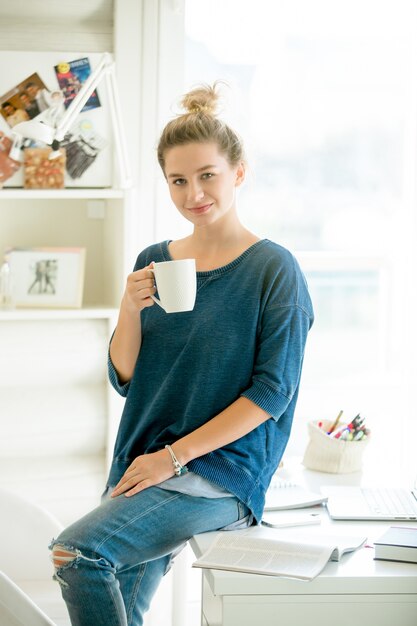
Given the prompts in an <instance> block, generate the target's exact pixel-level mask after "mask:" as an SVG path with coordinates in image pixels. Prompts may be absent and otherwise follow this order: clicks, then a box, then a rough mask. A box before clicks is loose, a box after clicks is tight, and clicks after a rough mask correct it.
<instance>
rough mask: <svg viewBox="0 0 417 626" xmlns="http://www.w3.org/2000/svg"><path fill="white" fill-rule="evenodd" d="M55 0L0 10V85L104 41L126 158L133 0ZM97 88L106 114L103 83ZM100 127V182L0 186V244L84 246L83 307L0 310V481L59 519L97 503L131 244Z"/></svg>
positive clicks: (132, 144)
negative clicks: (112, 62) (112, 351)
mask: <svg viewBox="0 0 417 626" xmlns="http://www.w3.org/2000/svg"><path fill="white" fill-rule="evenodd" d="M54 5H55V3H54V2H51V1H50V0H34V1H33V2H31V3H28V2H24V1H23V0H16V3H15V4H14V6H13V10H11V9H10V7H2V8H1V9H0V67H1V79H0V89H1V93H2V94H3V93H5V92H6V91H7V90H8V89H10V88H12V87H13V86H14V85H15V84H17V83H19V82H20V80H24V79H25V78H26V77H27V76H28V75H29V74H30V73H31V72H38V73H39V74H40V75H41V77H42V78H43V79H44V80H45V76H42V67H44V69H45V71H46V68H49V70H50V67H52V65H53V64H54V62H59V61H60V60H62V58H64V57H63V56H62V55H63V54H65V51H68V50H71V51H74V54H77V55H79V57H80V58H81V56H84V55H86V56H90V55H91V58H92V59H94V58H96V57H97V55H98V53H103V52H110V53H111V54H113V56H114V58H115V59H116V60H117V61H119V65H118V66H117V68H116V73H117V78H118V84H119V91H120V94H119V95H120V99H121V103H122V109H123V116H124V117H125V116H126V118H128V117H131V118H132V119H133V122H132V123H131V124H130V128H129V135H128V136H127V137H126V139H127V142H128V150H129V153H130V156H131V157H132V163H131V165H132V168H135V162H136V160H137V158H136V157H134V155H135V153H136V150H137V146H138V132H139V126H138V124H139V123H138V122H137V108H138V107H137V102H138V101H137V100H136V110H135V115H133V113H132V110H131V107H134V103H132V102H131V98H130V97H126V96H127V95H129V96H131V95H134V94H136V93H137V92H138V91H139V82H140V70H139V69H138V71H137V73H136V74H135V75H132V73H131V67H130V66H129V64H126V63H125V60H126V58H127V55H128V57H129V60H130V61H131V60H132V58H137V59H138V60H139V55H140V42H137V44H133V45H132V38H129V37H128V38H127V39H126V37H125V35H126V33H127V31H128V29H129V28H135V32H140V7H138V3H137V2H135V1H133V0H127V1H126V0H123V1H122V2H120V0H114V1H112V2H110V1H109V0H73V1H72V2H71V3H70V5H69V6H68V7H60V10H59V11H57V9H56V7H55V6H54ZM135 20H137V22H136V24H134V21H135ZM45 24H48V27H46V26H45ZM122 32H123V36H121V33H122ZM128 41H129V47H128ZM25 51H27V52H25ZM13 58H15V60H16V64H13V63H11V62H10V60H11V59H13ZM73 58H77V57H75V56H74V57H73ZM44 59H47V64H45V65H44V66H42V67H36V63H37V61H38V60H41V61H42V63H44ZM116 65H117V64H116ZM138 66H139V64H138ZM22 68H24V70H23V69H22ZM26 69H27V70H28V71H27V74H25V73H22V74H19V75H17V74H16V72H26ZM49 70H48V71H49ZM46 76H47V77H48V74H46ZM48 78H49V77H48ZM46 82H47V81H46ZM100 90H101V93H102V95H103V97H102V104H103V116H104V117H103V119H105V116H106V111H105V104H106V93H105V86H104V83H102V84H101V85H100V86H99V93H100ZM3 122H4V121H3V120H1V124H2V130H7V126H5V125H4V124H5V123H4V124H3ZM108 133H109V136H108V137H106V138H108V139H109V144H108V148H105V150H107V153H106V155H105V156H104V157H102V154H99V155H98V157H97V160H96V162H95V163H94V166H93V167H99V164H100V159H101V158H103V166H104V170H105V171H106V177H107V179H106V181H107V182H108V186H97V187H93V188H92V187H85V186H84V187H83V186H82V185H83V182H82V181H81V184H80V186H78V187H77V184H78V182H77V181H75V182H71V183H70V184H71V185H74V187H69V188H68V187H67V188H66V189H56V190H54V189H52V190H44V189H37V190H27V189H22V188H21V187H19V186H18V185H19V179H18V178H15V180H13V179H10V181H6V187H5V188H3V189H0V255H1V254H2V253H3V252H4V251H5V250H6V249H8V248H9V247H46V246H50V247H85V248H86V271H85V281H84V296H83V306H82V308H80V309H43V308H42V309H40V308H39V309H23V308H19V309H14V310H0V342H1V345H2V350H1V351H0V377H1V378H0V395H1V398H2V401H1V412H0V484H2V485H3V486H8V487H9V488H12V489H15V490H16V491H17V492H20V493H22V494H23V495H26V497H31V498H33V499H34V500H36V501H38V502H39V503H41V504H44V505H46V506H47V507H48V508H49V509H50V510H51V511H52V512H53V513H55V514H56V515H57V516H58V517H59V518H60V519H61V521H62V522H63V523H68V522H71V521H72V520H73V519H76V518H78V517H79V516H80V515H81V514H83V513H85V512H86V511H88V510H90V509H91V508H92V506H94V505H95V504H97V501H98V494H99V493H100V492H101V490H102V488H103V485H104V482H105V477H106V473H107V469H108V465H109V461H110V458H111V453H112V448H113V442H114V437H115V432H116V429H117V424H118V421H119V419H120V414H121V410H122V405H123V400H122V399H121V398H119V396H118V395H117V394H116V393H115V392H114V390H113V389H112V388H111V387H110V385H109V383H108V379H107V368H106V362H107V349H108V341H109V338H110V336H111V333H112V331H113V329H114V326H115V324H116V321H117V311H118V307H119V303H120V298H121V295H122V291H123V287H124V282H125V277H126V274H127V273H128V271H130V269H131V267H132V258H133V253H132V249H133V248H134V249H135V251H136V250H137V247H138V244H137V243H136V242H134V243H132V240H133V239H134V238H135V237H134V235H133V234H132V233H133V232H134V228H135V217H134V213H135V210H136V197H137V191H136V189H137V182H134V184H133V188H132V189H128V190H121V189H118V188H117V184H118V182H117V180H118V177H117V167H113V165H114V164H113V163H112V161H113V158H112V154H113V150H112V139H111V133H112V128H111V126H110V125H109V128H108ZM103 154H104V151H103ZM93 167H92V168H91V169H93ZM104 170H103V171H104ZM91 178H93V177H91ZM102 179H103V176H102V177H101V180H102ZM16 180H17V181H18V182H17V183H16ZM7 183H9V187H7ZM68 184H69V182H68V181H67V185H68ZM100 184H102V182H101V183H100ZM84 185H85V183H84ZM135 187H136V189H135ZM134 209H135V210H134ZM19 468H22V471H20V472H19ZM28 468H29V470H30V471H29V473H30V477H29V478H28V476H27V474H28ZM52 468H53V469H52ZM28 485H30V488H29V489H28ZM60 485H62V489H65V490H66V497H65V498H63V497H62V493H59V491H60Z"/></svg>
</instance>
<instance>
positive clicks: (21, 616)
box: [0, 571, 55, 626]
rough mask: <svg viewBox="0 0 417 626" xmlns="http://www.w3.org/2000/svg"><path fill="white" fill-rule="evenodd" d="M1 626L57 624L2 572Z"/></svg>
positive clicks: (0, 573) (0, 585)
mask: <svg viewBox="0 0 417 626" xmlns="http://www.w3.org/2000/svg"><path fill="white" fill-rule="evenodd" d="M0 624H1V625H2V626H55V622H53V621H52V620H50V619H49V617H48V616H47V615H45V613H44V612H43V611H41V609H40V608H39V607H38V606H37V605H36V604H35V603H34V602H33V601H32V600H31V599H30V598H29V596H28V595H26V593H25V592H24V591H22V589H20V587H18V586H17V585H16V584H15V583H14V582H13V581H12V580H10V578H9V577H8V576H6V574H4V573H3V572H1V571H0Z"/></svg>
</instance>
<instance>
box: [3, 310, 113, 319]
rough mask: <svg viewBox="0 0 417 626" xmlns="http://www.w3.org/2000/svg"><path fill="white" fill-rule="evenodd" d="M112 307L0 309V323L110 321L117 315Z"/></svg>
mask: <svg viewBox="0 0 417 626" xmlns="http://www.w3.org/2000/svg"><path fill="white" fill-rule="evenodd" d="M117 313H118V309H115V308H112V307H84V308H81V309H46V308H45V309H0V322H2V321H19V320H23V321H28V320H77V319H83V320H84V319H95V320H96V319H110V318H112V317H114V316H115V315H117Z"/></svg>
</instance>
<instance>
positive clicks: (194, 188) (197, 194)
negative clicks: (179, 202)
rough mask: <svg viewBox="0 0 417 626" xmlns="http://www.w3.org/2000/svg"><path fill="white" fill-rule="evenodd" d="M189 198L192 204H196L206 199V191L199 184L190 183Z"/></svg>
mask: <svg viewBox="0 0 417 626" xmlns="http://www.w3.org/2000/svg"><path fill="white" fill-rule="evenodd" d="M188 196H189V200H190V201H191V202H196V201H199V200H201V199H202V198H204V190H203V189H202V187H201V185H200V184H199V183H190V184H189V187H188Z"/></svg>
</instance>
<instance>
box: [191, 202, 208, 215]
mask: <svg viewBox="0 0 417 626" xmlns="http://www.w3.org/2000/svg"><path fill="white" fill-rule="evenodd" d="M211 206H212V203H209V204H201V205H200V206H195V207H189V208H188V209H187V211H190V212H191V213H194V214H196V215H199V214H200V213H205V212H206V211H208V210H209V209H210V208H211Z"/></svg>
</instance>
